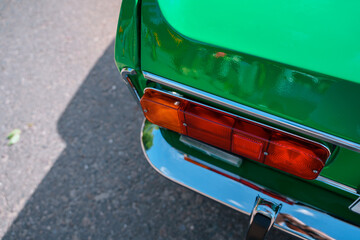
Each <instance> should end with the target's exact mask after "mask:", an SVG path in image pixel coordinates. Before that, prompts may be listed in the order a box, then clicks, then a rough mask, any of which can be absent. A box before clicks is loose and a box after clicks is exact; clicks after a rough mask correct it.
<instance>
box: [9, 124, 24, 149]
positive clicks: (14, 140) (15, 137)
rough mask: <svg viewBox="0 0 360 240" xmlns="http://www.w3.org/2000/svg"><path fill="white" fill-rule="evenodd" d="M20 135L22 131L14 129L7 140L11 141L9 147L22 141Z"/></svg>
mask: <svg viewBox="0 0 360 240" xmlns="http://www.w3.org/2000/svg"><path fill="white" fill-rule="evenodd" d="M20 134H21V130H20V129H17V128H16V129H14V130H12V131H11V133H9V135H8V136H7V139H9V141H8V145H9V146H11V145H13V144H15V143H17V142H18V141H19V140H20Z"/></svg>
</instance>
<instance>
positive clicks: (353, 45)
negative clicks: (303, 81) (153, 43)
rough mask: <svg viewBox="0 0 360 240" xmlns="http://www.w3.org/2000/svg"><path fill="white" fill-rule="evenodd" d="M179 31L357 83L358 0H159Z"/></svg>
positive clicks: (359, 54)
mask: <svg viewBox="0 0 360 240" xmlns="http://www.w3.org/2000/svg"><path fill="white" fill-rule="evenodd" d="M158 2H159V5H160V9H161V11H162V13H163V15H164V17H165V19H166V20H167V21H168V22H169V24H170V25H171V26H172V27H173V28H174V29H176V30H177V31H178V32H180V33H181V34H183V35H185V36H187V37H190V38H192V39H195V40H198V41H201V42H206V43H209V44H213V45H216V46H219V47H223V48H227V49H232V50H236V51H239V52H243V53H248V54H252V55H254V56H259V57H263V58H267V59H271V60H274V61H277V62H281V63H286V64H289V65H292V66H297V67H300V68H304V69H309V70H313V71H316V72H320V73H324V74H328V75H331V76H335V77H338V78H343V79H347V80H350V81H354V82H357V83H360V70H359V69H360V44H359V43H360V27H359V26H360V14H359V9H360V1H358V0H346V1H339V0H316V1H314V0H298V1H288V0H276V1H268V0H257V1H251V0H225V1H221V2H219V1H217V0H196V1H193V0H158Z"/></svg>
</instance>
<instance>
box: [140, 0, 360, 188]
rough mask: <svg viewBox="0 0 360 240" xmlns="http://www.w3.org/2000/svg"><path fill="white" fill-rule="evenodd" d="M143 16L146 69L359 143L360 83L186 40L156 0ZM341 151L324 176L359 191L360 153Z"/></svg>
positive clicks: (148, 0) (147, 2) (149, 3)
mask: <svg viewBox="0 0 360 240" xmlns="http://www.w3.org/2000/svg"><path fill="white" fill-rule="evenodd" d="M142 12H143V14H142V21H141V23H142V25H141V34H142V35H141V61H142V66H141V68H142V70H146V71H149V72H151V73H154V74H157V75H159V76H163V77H166V78H169V79H172V80H174V81H178V82H181V83H184V84H186V85H190V86H192V87H195V88H198V89H201V90H203V91H207V92H210V93H212V94H215V95H218V96H221V97H224V98H228V99H231V100H233V101H236V102H239V103H242V104H245V105H248V106H251V107H254V108H257V109H260V110H262V111H265V112H268V113H271V114H274V115H277V116H280V117H283V118H286V119H289V120H292V121H294V122H298V123H301V124H303V125H306V126H309V127H312V128H315V129H318V130H321V131H324V132H327V133H330V134H333V135H336V136H339V137H343V138H346V139H349V140H351V141H354V142H358V143H360V121H359V119H360V111H359V109H360V101H358V96H359V93H360V84H357V83H354V82H350V81H346V80H342V79H339V78H334V77H330V76H327V75H323V74H319V73H315V72H311V71H308V70H305V69H300V68H296V67H293V66H289V65H284V64H281V63H278V62H274V61H269V60H266V59H263V58H259V57H254V56H251V55H248V54H243V53H239V52H235V51H230V50H226V49H223V48H219V47H215V46H212V45H209V44H205V43H202V42H198V41H195V40H192V39H189V38H187V37H184V36H183V35H181V34H179V33H178V32H177V31H175V30H174V29H173V28H172V27H171V26H170V25H169V24H168V23H167V21H166V20H165V18H164V16H163V15H162V13H161V11H160V8H159V6H158V4H157V2H156V1H155V0H144V1H143V6H142ZM340 153H341V155H340V156H341V158H336V159H335V160H334V161H332V163H331V164H330V165H329V166H328V167H327V168H325V169H324V171H323V172H322V175H323V176H326V177H328V178H331V179H334V180H337V181H340V182H341V183H344V184H346V185H349V186H352V187H359V184H360V179H359V178H360V177H359V174H352V175H349V173H353V172H354V170H353V169H360V154H359V153H353V152H351V151H347V150H341V151H340ZM343 163H344V164H343ZM332 165H334V166H338V165H342V167H341V168H338V169H336V170H332V169H331V167H332Z"/></svg>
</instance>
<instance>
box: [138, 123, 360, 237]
mask: <svg viewBox="0 0 360 240" xmlns="http://www.w3.org/2000/svg"><path fill="white" fill-rule="evenodd" d="M144 132H146V134H147V137H146V139H147V140H148V141H150V140H151V144H145V143H144V142H143V137H142V136H143V133H144ZM140 138H141V147H142V150H143V152H144V154H145V157H146V160H147V161H148V162H149V164H150V165H151V166H152V167H153V168H154V169H155V170H156V171H157V172H158V173H160V174H161V175H163V176H164V177H166V178H168V179H170V180H172V181H174V182H176V183H178V184H180V185H182V186H185V187H187V188H190V189H192V190H194V191H196V192H198V193H200V194H202V195H205V196H207V197H209V198H211V199H213V200H215V201H218V202H220V203H222V204H224V205H226V206H228V207H231V208H233V209H235V210H237V211H239V212H242V213H244V214H247V215H250V214H251V213H252V212H253V209H254V201H255V200H256V198H257V197H258V196H259V197H261V198H262V199H264V200H266V201H269V202H271V203H273V204H276V205H279V206H280V204H281V209H280V211H279V213H278V215H277V216H276V219H275V222H274V227H276V228H279V229H280V230H283V231H285V232H287V233H290V234H293V235H295V236H297V237H300V238H302V239H325V240H332V239H351V238H352V237H353V236H360V228H359V227H357V226H354V225H352V224H349V223H347V222H344V221H343V220H341V219H338V218H335V217H333V216H331V215H329V214H327V213H325V212H322V211H320V210H318V209H316V208H312V207H310V206H306V205H304V204H301V203H296V202H291V203H288V202H285V201H281V200H279V199H276V198H273V197H272V196H269V195H266V194H264V193H263V192H259V191H258V190H256V189H254V188H251V187H249V186H247V185H245V184H242V183H241V182H239V181H234V180H232V179H230V178H228V177H225V176H222V175H221V174H218V173H215V172H213V171H210V170H208V169H205V168H203V167H200V166H198V165H196V164H194V163H191V162H188V161H186V160H184V153H183V152H181V151H179V150H177V149H175V148H174V147H173V146H171V145H170V144H169V143H168V142H167V141H166V140H165V139H164V137H163V136H162V133H161V131H160V129H159V127H157V126H156V125H153V124H151V123H150V122H147V121H145V120H144V122H143V125H142V130H141V135H140ZM145 146H146V147H145ZM339 229H341V231H339Z"/></svg>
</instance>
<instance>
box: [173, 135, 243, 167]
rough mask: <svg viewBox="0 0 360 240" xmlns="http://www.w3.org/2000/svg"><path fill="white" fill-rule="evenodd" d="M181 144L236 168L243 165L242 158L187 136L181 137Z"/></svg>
mask: <svg viewBox="0 0 360 240" xmlns="http://www.w3.org/2000/svg"><path fill="white" fill-rule="evenodd" d="M179 140H180V142H182V143H184V144H185V145H187V146H189V147H191V148H195V149H197V150H199V151H200V152H203V153H205V154H206V155H208V156H211V157H213V158H216V159H218V160H220V161H222V162H224V163H227V164H230V165H232V166H235V167H240V165H241V164H242V161H243V160H242V158H240V157H238V156H235V155H233V154H230V153H227V152H225V151H223V150H220V149H218V148H215V147H213V146H210V145H208V144H206V143H202V142H200V141H197V140H195V139H193V138H190V137H187V136H185V135H181V136H180V139H179Z"/></svg>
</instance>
